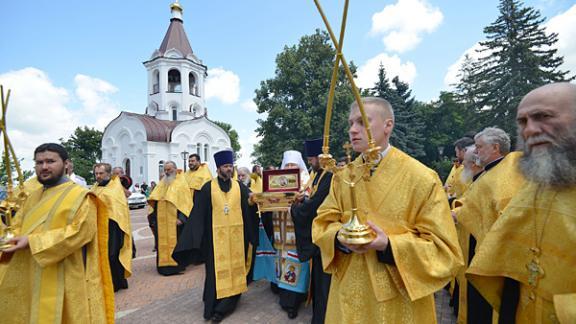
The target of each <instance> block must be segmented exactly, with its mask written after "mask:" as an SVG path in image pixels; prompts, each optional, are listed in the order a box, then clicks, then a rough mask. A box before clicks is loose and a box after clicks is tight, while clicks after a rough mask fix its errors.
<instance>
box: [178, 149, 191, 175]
mask: <svg viewBox="0 0 576 324" xmlns="http://www.w3.org/2000/svg"><path fill="white" fill-rule="evenodd" d="M188 154H190V153H188V152H187V151H183V152H180V156H182V160H184V172H186V162H188V161H187V160H188Z"/></svg>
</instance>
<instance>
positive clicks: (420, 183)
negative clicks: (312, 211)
mask: <svg viewBox="0 0 576 324" xmlns="http://www.w3.org/2000/svg"><path fill="white" fill-rule="evenodd" d="M352 163H354V165H355V166H357V165H359V164H360V163H362V160H361V157H359V158H358V159H356V160H355V161H354V162H352ZM355 170H359V169H355ZM347 172H348V171H345V174H344V175H342V176H340V177H335V178H333V183H332V189H331V190H330V194H329V195H328V196H327V198H326V200H325V201H324V203H323V204H322V205H321V206H320V208H319V209H318V216H317V217H316V218H315V219H314V222H313V225H312V237H313V241H314V243H315V244H316V245H318V247H319V248H320V251H321V254H322V263H323V268H324V270H325V271H326V272H328V273H332V283H331V286H330V297H329V300H328V309H327V314H326V322H327V323H332V322H334V323H339V322H343V323H428V322H432V323H433V322H435V316H434V301H433V293H434V292H435V291H437V290H439V289H441V288H442V287H444V286H445V285H446V284H447V283H448V282H449V281H450V280H451V279H452V278H453V277H454V276H455V275H456V272H457V270H458V269H459V267H461V266H462V265H463V262H462V256H461V252H460V247H459V246H458V241H457V236H456V230H455V228H454V222H453V220H452V218H451V217H450V210H449V207H448V202H447V200H446V195H445V193H444V191H443V188H442V184H441V182H440V179H439V178H438V175H437V174H436V173H435V172H433V171H432V170H430V169H428V168H427V167H425V166H424V165H422V164H421V163H420V162H418V161H416V160H415V159H413V158H411V157H409V156H408V155H406V154H405V153H403V152H401V151H400V150H398V149H396V148H391V149H390V151H389V152H388V154H387V155H386V156H385V157H384V158H383V160H382V161H381V162H380V164H379V166H378V167H377V169H376V170H375V171H374V173H373V174H372V176H371V177H370V180H369V182H366V181H364V180H362V181H360V182H359V183H357V184H356V193H357V200H358V211H359V215H360V220H361V221H362V222H365V221H366V220H370V221H372V222H374V223H375V224H376V225H378V226H379V227H380V228H382V229H383V231H384V232H385V233H386V234H387V235H388V237H389V241H390V245H391V248H392V252H393V255H394V260H395V262H396V265H388V264H384V263H381V262H379V261H378V260H377V256H376V252H375V251H369V252H367V253H364V254H361V255H358V254H354V253H352V254H348V255H347V254H344V253H342V252H340V251H339V250H336V249H335V246H334V239H335V236H336V233H337V232H338V230H339V229H340V228H341V227H342V224H343V223H345V222H347V221H348V220H349V218H350V210H351V198H350V189H349V186H348V185H347V184H345V183H343V182H342V180H341V179H348V178H349V177H348V175H347Z"/></svg>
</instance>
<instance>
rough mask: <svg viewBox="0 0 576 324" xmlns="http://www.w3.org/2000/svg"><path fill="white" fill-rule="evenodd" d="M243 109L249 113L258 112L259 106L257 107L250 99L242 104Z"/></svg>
mask: <svg viewBox="0 0 576 324" xmlns="http://www.w3.org/2000/svg"><path fill="white" fill-rule="evenodd" d="M240 106H241V107H242V109H244V110H246V111H248V112H256V111H258V106H256V103H254V100H251V99H248V100H244V101H243V102H242V105H240Z"/></svg>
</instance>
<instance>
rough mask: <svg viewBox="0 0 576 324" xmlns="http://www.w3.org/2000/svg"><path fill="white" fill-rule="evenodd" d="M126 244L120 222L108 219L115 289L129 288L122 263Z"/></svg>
mask: <svg viewBox="0 0 576 324" xmlns="http://www.w3.org/2000/svg"><path fill="white" fill-rule="evenodd" d="M108 183H110V180H105V181H103V182H102V183H99V184H98V186H99V187H105V186H107V185H108ZM122 246H124V232H123V231H122V229H120V226H118V223H116V222H115V221H113V220H112V219H109V220H108V262H109V264H110V272H111V274H112V284H113V285H114V291H118V290H120V289H126V288H128V280H126V278H125V274H126V272H125V271H124V267H123V266H122V263H120V250H121V249H122Z"/></svg>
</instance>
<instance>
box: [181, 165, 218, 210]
mask: <svg viewBox="0 0 576 324" xmlns="http://www.w3.org/2000/svg"><path fill="white" fill-rule="evenodd" d="M184 177H185V178H186V182H188V188H190V193H191V194H192V207H194V191H195V190H200V189H202V186H203V185H204V184H205V183H206V182H208V181H210V180H212V173H210V169H208V165H207V164H205V163H202V164H200V166H199V167H198V169H196V170H195V171H191V170H188V172H186V173H184ZM190 210H192V209H190Z"/></svg>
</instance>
